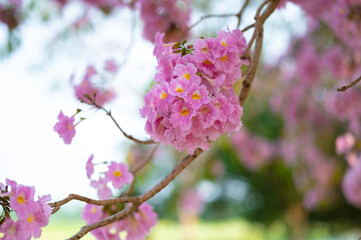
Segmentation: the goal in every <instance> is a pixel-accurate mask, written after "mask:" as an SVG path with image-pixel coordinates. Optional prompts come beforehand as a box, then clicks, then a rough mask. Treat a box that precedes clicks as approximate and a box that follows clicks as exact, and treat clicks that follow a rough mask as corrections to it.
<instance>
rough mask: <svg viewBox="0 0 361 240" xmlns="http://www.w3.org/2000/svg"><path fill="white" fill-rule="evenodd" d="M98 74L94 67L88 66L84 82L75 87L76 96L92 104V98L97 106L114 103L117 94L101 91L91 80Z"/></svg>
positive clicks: (110, 91)
mask: <svg viewBox="0 0 361 240" xmlns="http://www.w3.org/2000/svg"><path fill="white" fill-rule="evenodd" d="M97 74H98V73H97V71H96V70H95V68H94V67H93V66H88V68H87V70H86V73H85V75H84V77H83V81H82V82H81V83H80V84H79V85H75V86H74V91H75V96H76V97H77V98H78V99H80V100H81V101H83V102H85V103H88V104H92V101H91V100H90V99H89V98H91V99H92V100H93V101H94V102H95V103H96V104H97V105H99V106H103V105H104V104H105V103H108V102H110V101H112V100H113V99H114V98H115V96H116V94H115V92H114V91H112V90H106V89H100V88H98V87H96V86H95V85H94V84H93V83H92V82H91V79H92V78H93V77H94V76H96V75H97Z"/></svg>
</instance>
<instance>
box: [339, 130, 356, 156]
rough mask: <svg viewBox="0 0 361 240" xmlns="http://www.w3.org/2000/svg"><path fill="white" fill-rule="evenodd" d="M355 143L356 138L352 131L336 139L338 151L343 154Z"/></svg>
mask: <svg viewBox="0 0 361 240" xmlns="http://www.w3.org/2000/svg"><path fill="white" fill-rule="evenodd" d="M354 145H355V138H354V137H353V135H352V134H351V133H349V132H348V133H346V134H344V135H342V136H339V137H337V139H336V153H337V154H338V155H341V154H343V153H347V152H349V151H351V149H352V148H353V146H354Z"/></svg>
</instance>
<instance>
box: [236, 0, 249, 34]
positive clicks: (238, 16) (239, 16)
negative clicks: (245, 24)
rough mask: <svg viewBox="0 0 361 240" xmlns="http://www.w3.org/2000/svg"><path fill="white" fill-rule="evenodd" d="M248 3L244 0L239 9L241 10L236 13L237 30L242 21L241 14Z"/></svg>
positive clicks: (247, 0)
mask: <svg viewBox="0 0 361 240" xmlns="http://www.w3.org/2000/svg"><path fill="white" fill-rule="evenodd" d="M248 3H249V0H246V1H245V2H244V4H243V6H242V8H241V10H239V12H238V13H237V15H236V16H237V18H238V22H237V27H236V28H239V26H240V25H241V21H242V15H243V12H244V10H245V9H246V7H247V5H248Z"/></svg>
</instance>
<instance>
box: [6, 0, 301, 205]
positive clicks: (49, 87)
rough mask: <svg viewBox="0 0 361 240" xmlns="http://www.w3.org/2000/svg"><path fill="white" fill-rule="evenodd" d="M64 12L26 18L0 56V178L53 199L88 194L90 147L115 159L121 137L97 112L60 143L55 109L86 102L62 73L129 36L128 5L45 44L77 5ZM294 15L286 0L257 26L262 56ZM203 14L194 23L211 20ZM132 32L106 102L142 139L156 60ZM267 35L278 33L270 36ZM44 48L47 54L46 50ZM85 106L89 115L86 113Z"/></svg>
mask: <svg viewBox="0 0 361 240" xmlns="http://www.w3.org/2000/svg"><path fill="white" fill-rule="evenodd" d="M228 7H230V8H229V9H230V11H229V12H234V11H233V9H235V8H232V6H231V5H228ZM216 9H218V8H216ZM222 10H223V9H222ZM224 11H225V12H227V9H224ZM65 13H66V14H64V16H63V17H62V18H59V19H54V20H52V21H50V22H48V23H47V24H43V23H41V22H39V21H37V20H30V21H28V22H27V23H26V24H25V25H23V26H22V27H21V29H20V35H21V39H22V44H21V47H20V48H19V49H18V50H16V51H15V52H14V53H13V54H12V55H11V56H10V57H7V58H6V59H4V60H2V61H1V63H0V81H1V83H2V85H1V87H0V114H1V115H0V182H5V179H6V178H9V179H11V180H15V181H17V182H18V183H19V184H24V185H29V186H35V188H36V190H37V192H36V194H37V195H44V194H49V193H50V194H51V195H52V197H53V200H59V199H61V198H63V197H66V196H67V195H68V194H69V193H78V194H81V195H86V196H90V197H95V192H94V190H93V189H91V188H90V187H89V181H88V179H87V178H86V174H85V163H86V161H87V159H88V157H89V156H90V155H91V154H92V153H93V154H94V156H95V158H94V161H95V162H101V161H111V160H115V161H121V160H123V159H124V152H125V151H126V146H127V144H128V143H129V141H127V140H126V139H125V138H124V137H123V136H122V135H121V134H120V132H118V130H117V129H116V127H115V126H114V125H113V124H112V122H111V121H110V119H109V118H108V117H107V116H105V114H104V113H102V112H97V113H96V114H94V115H93V116H92V118H91V119H89V120H87V121H84V122H82V123H81V124H80V125H78V126H77V127H76V131H77V134H76V136H75V137H74V139H73V142H72V144H71V145H65V144H64V143H63V141H62V139H60V138H59V136H58V134H57V133H56V132H54V131H53V126H54V125H55V123H56V121H57V116H58V114H59V111H60V110H62V111H63V113H64V114H66V115H72V114H74V113H75V110H76V109H77V108H82V109H84V110H85V109H87V107H86V106H85V105H82V104H80V103H78V101H77V100H75V99H74V97H73V90H72V88H71V85H70V83H69V81H68V80H69V77H70V75H71V74H72V73H74V72H76V73H77V76H78V78H76V80H77V81H79V80H80V77H81V76H82V74H83V73H84V70H85V66H86V65H87V64H89V63H97V64H101V63H102V62H103V61H104V60H105V59H107V58H109V57H113V58H115V59H118V60H122V58H123V57H124V54H123V52H124V51H123V50H124V48H126V46H127V45H128V44H129V42H130V41H131V37H130V32H131V31H130V27H131V23H130V22H129V21H130V20H131V19H132V16H131V14H130V13H129V12H128V11H123V12H122V14H119V15H118V16H112V17H111V18H105V19H104V18H101V17H100V16H99V14H97V13H93V15H91V16H92V18H93V19H96V20H97V22H98V23H97V26H101V27H96V28H95V31H91V32H87V33H86V34H83V35H80V36H79V37H74V36H72V37H70V40H60V41H59V42H57V43H56V44H54V45H53V46H55V49H54V47H53V49H50V48H49V42H50V41H51V40H52V39H53V38H54V36H55V34H56V33H58V32H59V30H60V29H62V27H64V22H66V23H69V22H71V20H72V19H74V18H75V16H77V15H78V14H79V6H78V5H76V4H72V5H71V6H70V7H69V8H68V9H67V11H66V12H65ZM253 14H254V13H253V12H252V13H249V15H246V16H245V17H244V19H246V18H248V16H251V17H250V19H252V18H253ZM295 16H296V17H295ZM300 16H301V13H300V11H299V9H298V8H296V7H294V6H292V5H288V8H287V10H283V11H281V13H280V14H275V16H272V18H271V19H270V22H271V23H272V22H273V24H271V25H272V26H270V27H269V28H267V27H265V29H266V32H265V37H266V39H265V46H266V50H265V51H266V54H267V55H268V54H269V55H276V56H278V55H279V54H280V53H281V52H283V51H285V50H286V46H287V44H286V42H287V41H288V39H289V29H280V28H278V27H279V25H277V22H279V21H280V20H281V21H284V20H287V21H288V22H289V23H293V24H296V25H297V26H298V27H295V26H293V27H291V29H292V31H294V32H296V33H297V32H298V33H299V32H302V31H304V26H301V27H300V25H299V24H298V23H295V20H296V19H297V18H298V19H299V17H300ZM198 17H199V16H196V17H194V19H193V20H194V21H196V20H197V19H198ZM194 21H193V22H194ZM207 21H208V20H207ZM207 21H205V22H204V23H201V25H202V24H205V25H206V24H210V23H211V22H207ZM114 23H116V24H114ZM137 24H138V26H139V24H140V23H139V20H138V22H137ZM275 24H276V25H275ZM274 26H275V27H276V28H274ZM231 27H232V26H230V28H231ZM199 28H201V26H199ZM267 29H269V30H267ZM272 29H277V31H276V30H275V31H273V30H272ZM269 31H272V34H271V33H270V32H269ZM250 32H251V31H250ZM135 34H136V42H135V43H133V47H132V52H131V53H130V54H129V57H128V59H127V63H126V65H125V66H124V67H123V68H122V70H121V72H120V73H119V74H118V75H117V76H116V78H115V80H114V82H113V83H114V86H115V88H116V90H117V93H118V98H117V100H116V101H114V102H113V103H112V104H111V105H109V106H108V107H110V108H111V109H112V113H113V115H114V116H115V118H116V119H117V120H118V121H119V123H120V125H121V126H122V127H123V129H124V130H125V131H126V132H128V133H130V134H132V135H134V136H137V137H139V138H146V135H145V133H144V130H143V128H144V123H145V120H144V119H141V118H140V116H139V114H138V113H139V108H140V107H141V104H142V94H143V93H144V90H145V89H146V86H147V84H149V80H150V79H151V78H152V77H153V75H154V73H155V68H154V66H155V64H156V63H155V59H154V58H153V56H152V51H153V46H152V44H150V43H148V42H146V41H143V40H142V39H141V36H140V35H141V33H140V30H139V27H138V28H137V29H136V31H135ZM270 35H272V38H271V37H270ZM4 38H5V28H4V26H0V43H2V42H4ZM275 38H277V39H278V40H277V41H273V39H275ZM49 51H50V52H53V53H54V54H53V55H49ZM100 66H102V65H100ZM86 113H87V114H86V115H88V116H89V115H90V113H91V112H89V111H88V112H86ZM72 206H74V205H70V208H71V207H72Z"/></svg>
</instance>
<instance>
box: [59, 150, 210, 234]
mask: <svg viewBox="0 0 361 240" xmlns="http://www.w3.org/2000/svg"><path fill="white" fill-rule="evenodd" d="M202 152H203V150H202V149H200V148H197V149H196V150H195V151H194V154H193V155H188V156H187V157H185V158H184V159H183V160H182V161H181V162H180V163H179V164H178V165H177V166H175V167H174V168H173V170H172V171H171V172H170V173H169V174H168V175H167V176H165V177H164V178H163V179H162V180H161V181H160V182H159V183H158V184H157V185H155V186H154V187H153V188H151V189H150V190H148V191H147V192H146V193H144V194H142V195H141V196H139V197H120V198H116V199H109V200H111V201H114V200H117V199H119V200H118V201H123V202H133V204H132V205H131V206H130V207H126V208H125V209H124V210H122V211H120V212H118V213H116V214H114V215H112V216H109V217H106V218H104V219H103V220H101V221H98V222H95V223H93V224H90V225H86V226H83V227H82V228H81V230H80V231H79V232H78V233H77V234H75V235H74V236H72V237H71V238H69V240H77V239H80V238H81V237H83V236H84V235H85V234H87V233H88V232H90V231H92V230H94V229H97V228H99V227H103V226H106V225H108V224H111V223H113V222H115V221H118V220H120V219H123V218H124V217H126V216H128V215H129V214H131V213H132V212H134V211H135V210H137V209H138V207H139V206H140V205H141V204H142V203H143V202H145V201H147V200H148V199H149V198H151V197H153V196H154V195H155V194H157V193H158V192H160V191H161V190H162V189H164V188H165V187H166V186H168V184H169V183H170V182H171V181H173V179H174V178H176V177H177V176H178V175H179V174H180V173H181V172H182V171H183V170H184V169H185V168H186V167H187V166H188V165H189V164H190V163H191V162H192V161H193V160H194V159H196V158H197V157H198V156H199V155H200V154H201V153H202ZM69 196H70V195H69ZM64 200H65V199H64ZM64 200H63V201H64ZM125 200H132V201H125ZM69 201H70V200H69ZM69 201H67V202H69ZM95 201H96V200H95ZM101 201H108V200H101ZM65 203H66V200H65ZM65 203H64V204H65Z"/></svg>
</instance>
